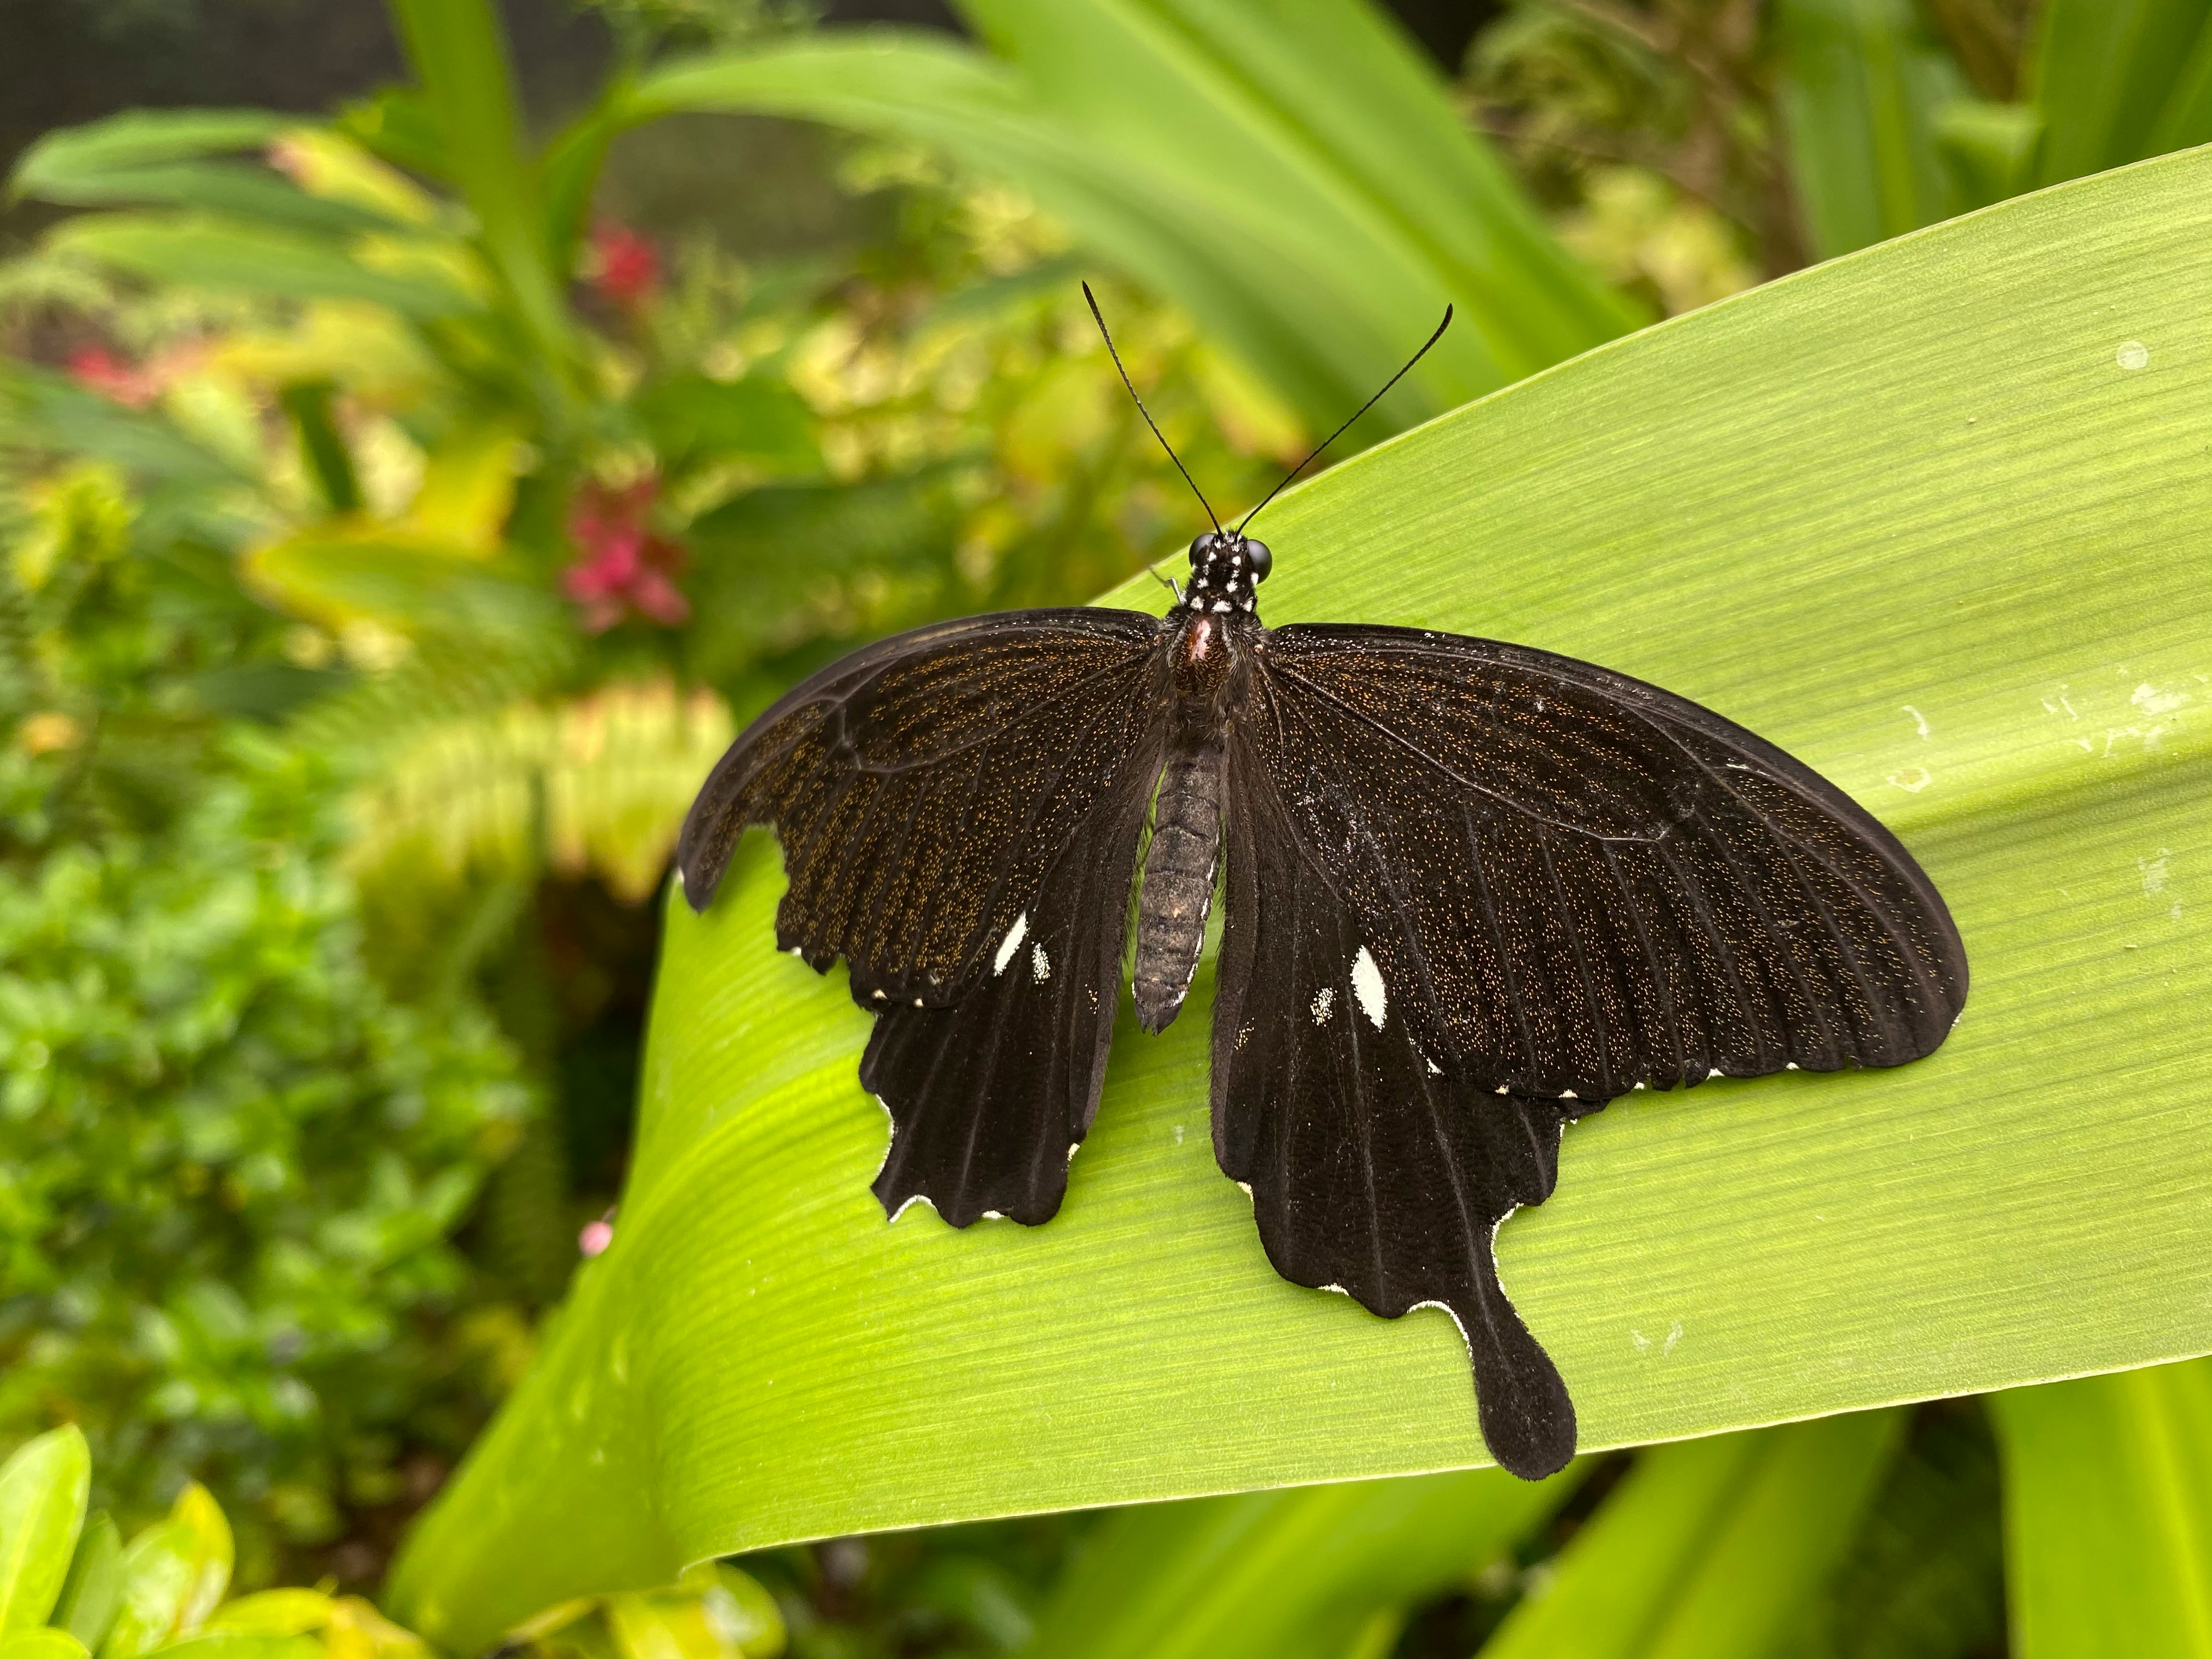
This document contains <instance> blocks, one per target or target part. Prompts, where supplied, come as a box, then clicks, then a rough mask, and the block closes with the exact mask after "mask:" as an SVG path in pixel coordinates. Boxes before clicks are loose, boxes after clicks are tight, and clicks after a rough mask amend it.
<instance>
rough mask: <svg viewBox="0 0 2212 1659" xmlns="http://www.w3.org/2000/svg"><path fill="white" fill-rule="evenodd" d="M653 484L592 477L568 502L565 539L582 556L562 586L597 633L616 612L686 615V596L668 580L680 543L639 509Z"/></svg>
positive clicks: (668, 620) (668, 621)
mask: <svg viewBox="0 0 2212 1659" xmlns="http://www.w3.org/2000/svg"><path fill="white" fill-rule="evenodd" d="M659 487H660V483H659V479H657V478H651V477H647V478H643V479H641V480H640V481H639V482H637V483H634V484H631V485H630V486H629V487H628V488H627V489H611V488H610V487H609V486H607V485H605V484H603V483H598V482H596V481H594V482H592V483H586V484H585V485H584V487H583V488H582V489H579V490H578V491H577V492H576V496H575V499H574V501H571V502H570V503H569V506H568V539H569V540H570V541H572V542H574V544H576V546H577V548H578V549H579V550H580V552H581V553H582V555H583V556H582V557H580V558H579V559H578V560H577V561H576V562H574V564H572V565H570V566H569V567H568V569H566V570H565V571H563V572H562V574H561V586H562V591H563V592H566V593H567V594H568V597H569V598H570V599H574V601H575V602H576V603H577V604H578V605H580V606H582V607H583V611H584V626H585V627H586V628H587V629H590V630H591V631H592V633H594V634H604V633H605V632H606V630H607V629H610V628H612V627H613V626H614V625H615V624H616V623H618V622H620V621H621V620H622V619H623V617H624V616H626V615H628V614H629V613H630V612H632V611H635V613H637V614H638V615H639V616H641V617H646V618H647V619H648V620H650V621H653V622H656V623H659V624H660V625H661V626H662V627H664V628H673V627H675V626H676V625H677V624H678V623H682V622H684V621H685V620H687V619H688V618H689V617H690V615H691V603H690V600H688V599H685V598H684V595H683V594H682V593H681V592H678V590H677V586H676V584H675V582H674V581H673V580H671V578H672V577H674V576H675V574H676V573H677V572H678V571H679V570H681V569H683V568H684V549H683V548H682V547H681V546H680V545H678V544H677V543H675V542H672V541H671V540H670V539H669V538H667V537H665V536H659V535H655V534H654V533H653V532H652V531H650V530H648V529H647V527H646V522H645V518H646V513H647V512H648V511H649V510H650V509H651V507H652V506H653V495H654V494H655V493H656V492H657V491H658V490H659Z"/></svg>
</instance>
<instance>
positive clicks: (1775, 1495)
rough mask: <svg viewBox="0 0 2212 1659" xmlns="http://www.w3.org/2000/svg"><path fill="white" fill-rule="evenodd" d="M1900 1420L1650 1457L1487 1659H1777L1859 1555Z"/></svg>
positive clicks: (1881, 1416) (1670, 1449)
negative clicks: (1814, 1602) (1858, 1542)
mask: <svg viewBox="0 0 2212 1659" xmlns="http://www.w3.org/2000/svg"><path fill="white" fill-rule="evenodd" d="M1899 1426H1900V1424H1899V1415H1898V1413H1895V1412H1863V1413H1855V1414H1852V1415H1850V1416H1845V1417H1830V1418H1824V1419H1820V1420H1818V1421H1815V1422H1811V1423H1795V1424H1791V1425H1790V1426H1788V1427H1786V1428H1780V1429H1770V1430H1768V1431H1765V1433H1762V1434H1731V1435H1721V1436H1717V1437H1714V1438H1712V1439H1710V1440H1692V1441H1687V1442H1685V1443H1682V1444H1680V1445H1678V1446H1662V1447H1659V1448H1657V1449H1656V1450H1653V1451H1650V1452H1647V1453H1645V1454H1644V1455H1643V1457H1642V1458H1641V1459H1639V1460H1638V1462H1637V1465H1636V1467H1635V1468H1633V1469H1632V1470H1631V1471H1630V1472H1629V1474H1628V1477H1627V1479H1626V1480H1623V1481H1622V1482H1621V1484H1620V1486H1619V1487H1617V1488H1616V1489H1615V1490H1614V1491H1613V1492H1612V1493H1611V1494H1610V1495H1608V1497H1607V1499H1606V1502H1605V1504H1603V1506H1602V1507H1601V1508H1600V1510H1598V1512H1597V1513H1596V1514H1595V1516H1592V1517H1591V1518H1590V1520H1589V1522H1588V1523H1587V1524H1586V1525H1585V1526H1584V1527H1583V1529H1582V1530H1581V1531H1580V1532H1579V1533H1577V1534H1576V1536H1575V1540H1574V1542H1573V1543H1572V1544H1571V1545H1570V1546H1569V1547H1568V1548H1567V1550H1566V1553H1565V1554H1564V1555H1563V1556H1561V1558H1560V1559H1559V1565H1558V1567H1557V1570H1556V1574H1555V1576H1554V1577H1552V1578H1551V1580H1550V1582H1549V1583H1547V1584H1546V1585H1545V1586H1544V1587H1543V1589H1541V1591H1540V1592H1533V1593H1531V1594H1530V1595H1528V1597H1527V1598H1526V1599H1525V1600H1523V1601H1522V1602H1521V1603H1520V1604H1519V1605H1518V1606H1517V1607H1515V1608H1514V1610H1513V1613H1512V1614H1511V1615H1510V1617H1509V1618H1508V1619H1507V1620H1506V1621H1505V1623H1504V1625H1503V1626H1500V1627H1499V1629H1498V1633H1497V1635H1496V1636H1494V1637H1492V1638H1491V1640H1490V1641H1489V1642H1488V1643H1486V1644H1484V1647H1483V1650H1482V1659H1566V1656H1569V1655H1571V1656H1573V1659H1766V1656H1767V1655H1768V1654H1769V1653H1770V1652H1771V1650H1772V1649H1773V1647H1774V1645H1775V1642H1776V1639H1777V1638H1778V1637H1779V1636H1780V1635H1781V1634H1782V1632H1784V1630H1786V1629H1787V1628H1788V1625H1789V1621H1790V1616H1791V1615H1792V1614H1793V1613H1797V1612H1798V1611H1800V1610H1801V1608H1802V1606H1803V1603H1804V1602H1805V1601H1806V1599H1807V1598H1808V1596H1810V1595H1812V1593H1813V1592H1814V1590H1815V1589H1818V1588H1819V1587H1820V1583H1821V1580H1822V1579H1823V1578H1824V1577H1826V1575H1827V1573H1828V1571H1830V1570H1831V1569H1832V1567H1833V1566H1834V1565H1835V1564H1836V1562H1837V1560H1838V1559H1839V1558H1840V1557H1841V1556H1842V1554H1843V1552H1844V1548H1845V1547H1847V1546H1848V1545H1849V1544H1850V1541H1851V1536H1852V1534H1853V1532H1854V1531H1855V1530H1856V1528H1857V1521H1858V1517H1859V1514H1860V1512H1861V1511H1862V1510H1863V1509H1864V1508H1865V1506H1866V1503H1867V1500H1868V1499H1869V1498H1871V1497H1872V1496H1873V1495H1874V1490H1875V1486H1876V1484H1877V1483H1878V1482H1879V1480H1880V1479H1881V1473H1882V1471H1883V1469H1884V1468H1886V1467H1887V1464H1888V1462H1889V1458H1890V1455H1891V1454H1892V1453H1893V1452H1894V1451H1895V1449H1896V1446H1897V1436H1898V1430H1899Z"/></svg>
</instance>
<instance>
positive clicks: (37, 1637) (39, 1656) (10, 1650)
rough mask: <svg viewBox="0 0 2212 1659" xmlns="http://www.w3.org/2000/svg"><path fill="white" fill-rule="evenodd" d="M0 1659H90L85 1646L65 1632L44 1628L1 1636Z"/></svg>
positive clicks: (12, 1632)
mask: <svg viewBox="0 0 2212 1659" xmlns="http://www.w3.org/2000/svg"><path fill="white" fill-rule="evenodd" d="M0 1659H89V1656H88V1655H87V1653H86V1652H85V1647H84V1644H83V1643H82V1642H80V1641H78V1640H77V1639H76V1637H74V1636H72V1635H70V1633H69V1632H67V1631H65V1630H56V1629H53V1628H51V1627H42V1628H40V1629H38V1630H19V1631H11V1632H9V1633H8V1634H7V1635H5V1636H0Z"/></svg>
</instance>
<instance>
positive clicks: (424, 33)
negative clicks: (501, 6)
mask: <svg viewBox="0 0 2212 1659" xmlns="http://www.w3.org/2000/svg"><path fill="white" fill-rule="evenodd" d="M391 6H392V21H394V23H396V24H397V25H398V32H399V34H400V38H401V39H402V40H404V41H405V42H406V44H407V55H408V59H409V61H410V63H411V64H412V65H413V67H414V70H415V73H416V77H417V78H418V79H419V80H420V82H422V100H423V104H424V106H425V107H427V109H428V112H429V113H430V115H431V117H432V118H433V119H434V120H435V122H436V124H437V127H438V131H439V135H440V137H441V138H442V139H443V140H444V153H445V155H446V157H447V167H448V169H449V171H450V173H451V176H452V178H453V181H454V182H455V183H456V184H458V185H459V186H460V188H461V193H462V194H463V195H464V196H465V197H467V199H468V204H469V206H470V208H471V210H473V211H474V212H475V214H476V216H477V225H478V227H479V228H480V230H481V232H482V234H483V244H484V250H485V252H486V253H487V254H488V255H489V258H490V261H491V264H492V267H493V269H494V270H497V271H498V272H499V274H500V277H501V282H502V283H504V284H505V286H506V288H507V293H508V295H509V296H510V297H511V298H512V299H513V302H514V307H515V311H516V313H517V314H518V316H519V317H520V320H521V324H522V327H523V330H524V332H525V334H526V337H527V338H528V340H529V342H530V343H531V344H532V346H533V347H535V348H536V349H537V350H538V352H539V353H541V354H543V356H542V360H541V362H540V363H539V365H538V367H539V368H540V369H541V370H542V371H544V372H545V373H546V374H548V375H549V377H550V378H549V380H548V384H549V386H555V387H557V386H561V385H562V384H565V381H564V380H563V378H562V377H563V375H564V374H565V371H566V370H567V368H568V361H569V357H570V356H571V354H572V352H573V350H574V343H573V340H572V338H571V330H570V328H569V325H568V307H567V306H566V304H565V302H564V301H563V300H562V278H563V276H564V275H565V273H562V272H556V270H554V269H553V267H552V264H551V260H550V248H549V246H548V243H547V240H546V228H545V224H544V220H543V217H542V216H541V212H540V209H539V205H538V180H537V179H536V176H535V175H534V173H532V169H531V168H530V167H529V166H528V165H527V164H526V161H525V160H524V157H523V153H522V127H523V121H522V112H521V108H520V105H519V104H518V103H517V102H516V100H515V94H514V76H513V69H512V67H511V65H510V64H508V61H507V42H506V40H505V38H504V36H503V35H502V34H501V31H500V21H499V17H498V15H497V13H496V12H495V10H494V9H493V8H492V7H491V5H490V4H489V0H391Z"/></svg>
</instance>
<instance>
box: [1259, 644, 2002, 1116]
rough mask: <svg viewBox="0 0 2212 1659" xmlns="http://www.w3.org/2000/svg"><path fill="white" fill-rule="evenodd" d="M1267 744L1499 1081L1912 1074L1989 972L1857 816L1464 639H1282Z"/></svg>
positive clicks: (1454, 1050)
mask: <svg viewBox="0 0 2212 1659" xmlns="http://www.w3.org/2000/svg"><path fill="white" fill-rule="evenodd" d="M1253 695H1254V704H1253V707H1252V708H1250V709H1249V711H1248V712H1247V714H1246V715H1245V717H1244V719H1243V722H1242V725H1243V728H1244V729H1245V730H1246V731H1247V732H1248V733H1249V738H1250V743H1251V747H1252V752H1253V756H1254V758H1255V761H1256V762H1257V763H1259V764H1260V765H1261V767H1262V768H1263V769H1265V770H1266V771H1267V774H1268V775H1269V776H1271V777H1272V778H1273V780H1274V781H1275V782H1276V784H1277V786H1278V787H1279V789H1280V790H1281V791H1282V792H1283V795H1284V798H1285V802H1286V803H1287V805H1288V806H1289V808H1290V811H1291V818H1292V823H1293V826H1294V827H1295V828H1296V829H1297V832H1298V834H1299V836H1300V838H1301V841H1302V842H1303V843H1304V844H1305V845H1306V846H1307V847H1308V848H1310V853H1311V855H1312V856H1313V857H1314V858H1316V859H1317V860H1322V861H1324V863H1325V865H1326V866H1327V867H1328V869H1329V870H1330V871H1331V872H1332V873H1333V874H1334V878H1335V879H1336V880H1337V881H1338V883H1339V884H1340V887H1341V889H1342V890H1343V891H1344V893H1345V896H1346V900H1347V902H1350V903H1351V904H1352V907H1353V908H1354V909H1355V910H1356V911H1357V912H1358V914H1359V915H1360V916H1361V918H1362V919H1363V921H1365V922H1366V923H1367V924H1368V926H1369V927H1370V930H1371V931H1372V932H1373V933H1374V935H1375V937H1374V939H1372V941H1371V943H1370V950H1371V951H1372V952H1373V954H1374V957H1375V959H1376V963H1378V965H1379V967H1380V969H1381V971H1382V974H1383V977H1384V979H1385V980H1386V981H1388V982H1389V984H1390V985H1391V986H1392V987H1395V994H1398V995H1400V996H1401V997H1402V998H1403V999H1404V1000H1405V1003H1406V1005H1407V1008H1408V1010H1409V1014H1410V1017H1411V1018H1413V1019H1414V1020H1415V1021H1416V1023H1417V1025H1418V1026H1419V1032H1418V1034H1419V1036H1422V1037H1423V1038H1424V1039H1425V1041H1426V1042H1429V1043H1430V1044H1431V1045H1432V1046H1433V1047H1434V1048H1436V1049H1437V1051H1438V1055H1439V1058H1440V1059H1441V1058H1444V1057H1447V1056H1448V1057H1449V1060H1451V1061H1453V1062H1454V1063H1455V1064H1456V1065H1458V1066H1461V1067H1462V1068H1464V1069H1465V1070H1466V1071H1467V1073H1468V1075H1469V1076H1470V1077H1472V1078H1473V1079H1475V1080H1477V1081H1480V1082H1481V1083H1484V1084H1486V1085H1489V1086H1492V1087H1497V1086H1499V1085H1507V1086H1510V1087H1514V1088H1516V1089H1526V1090H1528V1091H1532V1092H1535V1093H1539V1094H1543V1095H1547V1096H1556V1095H1559V1094H1563V1093H1566V1092H1569V1091H1571V1092H1572V1093H1573V1094H1575V1095H1576V1096H1577V1097H1580V1098H1581V1099H1583V1100H1584V1101H1590V1100H1598V1101H1603V1100H1607V1099H1610V1098H1612V1097H1613V1096H1615V1095H1618V1094H1620V1093H1621V1092H1623V1091H1626V1090H1627V1089H1629V1088H1631V1087H1632V1086H1634V1085H1636V1084H1638V1083H1650V1084H1653V1085H1658V1086H1667V1085H1672V1084H1675V1083H1696V1082H1699V1081H1701V1080H1702V1079H1704V1078H1705V1077H1706V1076H1707V1075H1708V1074H1709V1073H1712V1072H1716V1071H1717V1072H1721V1073H1726V1074H1728V1075H1729V1076H1732V1077H1753V1076H1758V1075H1761V1074H1764V1073H1769V1072H1777V1071H1780V1070H1782V1069H1783V1068H1784V1066H1801V1067H1803V1068H1804V1069H1806V1070H1808V1071H1832V1070H1834V1069H1836V1068H1838V1067H1839V1066H1846V1065H1862V1066H1893V1065H1898V1064H1900V1063H1902V1062H1904V1061H1905V1060H1914V1059H1917V1058H1918V1057H1920V1056H1921V1055H1923V1054H1927V1053H1929V1051H1930V1050H1932V1049H1933V1048H1936V1045H1937V1044H1938V1043H1940V1042H1942V1040H1943V1038H1944V1036H1946V1035H1947V1034H1948V1032H1949V1030H1950V1029H1951V1025H1952V1023H1953V1022H1954V1020H1955V1019H1956V1018H1957V1017H1958V1014H1959V1011H1960V1007H1961V1006H1963V1005H1964V1002H1965V1000H1966V955H1965V952H1964V951H1963V949H1962V948H1961V946H1960V943H1959V935H1958V932H1957V930H1956V928H1954V927H1953V925H1952V922H1951V919H1950V916H1949V914H1948V912H1947V911H1946V910H1945V909H1944V908H1943V903H1942V900H1941V898H1939V897H1938V896H1936V890H1935V887H1934V885H1933V884H1931V883H1930V882H1929V879H1928V878H1927V877H1926V876H1925V875H1924V874H1923V872H1921V870H1920V868H1919V866H1917V865H1916V864H1915V863H1914V862H1913V861H1912V859H1911V855H1910V854H1907V853H1906V852H1905V849H1904V848H1902V847H1900V846H1899V845H1898V843H1897V842H1896V840H1895V838H1894V837H1893V836H1891V835H1890V834H1889V832H1888V831H1887V830H1886V829H1883V828H1882V827H1881V824H1879V823H1876V822H1875V820H1874V819H1873V818H1872V817H1870V816H1869V815H1868V814H1867V813H1866V812H1865V811H1863V810H1862V809H1861V808H1860V807H1859V806H1858V805H1857V804H1856V803H1854V802H1853V801H1852V800H1851V799H1850V797H1849V796H1847V795H1845V794H1844V793H1843V791H1841V790H1840V789H1838V788H1837V787H1835V786H1834V785H1833V784H1832V783H1830V782H1828V781H1826V779H1825V778H1822V777H1821V776H1820V775H1819V774H1817V773H1815V772H1814V771H1813V770H1812V769H1810V768H1808V767H1807V766H1805V765H1803V764H1802V763H1799V762H1798V761H1796V760H1794V759H1792V758H1791V757H1790V756H1788V755H1786V754H1784V753H1783V752H1782V751H1781V750H1778V749H1777V748H1775V747H1774V746H1773V745H1772V744H1769V743H1766V742H1765V741H1763V740H1762V739H1760V738H1757V737H1754V736H1753V734H1751V733H1750V732H1746V731H1744V730H1743V729H1742V728H1741V727H1740V726H1735V725H1733V724H1731V723H1730V722H1729V721H1727V720H1723V719H1722V718H1721V717H1720V716H1719V715H1717V714H1713V713H1712V712H1711V710H1709V709H1705V708H1700V707H1699V706H1698V705H1697V704H1695V703H1692V702H1687V701H1686V700H1685V699H1683V698H1680V697H1677V696H1674V695H1672V694H1671V693H1668V692H1665V691H1662V690H1659V689H1658V688H1656V687H1655V686H1650V685H1646V684H1644V683H1643V682H1641V681H1638V680H1633V679H1630V678H1627V677H1626V675H1620V674H1615V673H1612V672H1610V671H1607V670H1605V669H1601V668H1596V667H1594V666H1592V665H1589V664H1587V663H1580V662H1576V661H1574V660H1572V659H1569V658H1565V657H1557V656H1553V655H1551V654H1550V653H1545V652H1539V651H1531V650H1528V649H1525V648H1523V647H1516V646H1507V645H1500V644H1497V643H1494V642H1492V641H1483V640H1472V639H1462V638H1459V637H1456V636H1454V635H1431V634H1423V633H1416V632H1413V631H1412V630H1410V629H1389V628H1366V627H1308V626H1293V627H1289V628H1283V629H1276V630H1275V631H1274V632H1273V635H1270V637H1269V639H1268V641H1267V648H1266V651H1265V653H1264V654H1263V656H1262V659H1261V672H1260V673H1259V674H1258V675H1257V676H1256V677H1255V687H1254V694H1253Z"/></svg>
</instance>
